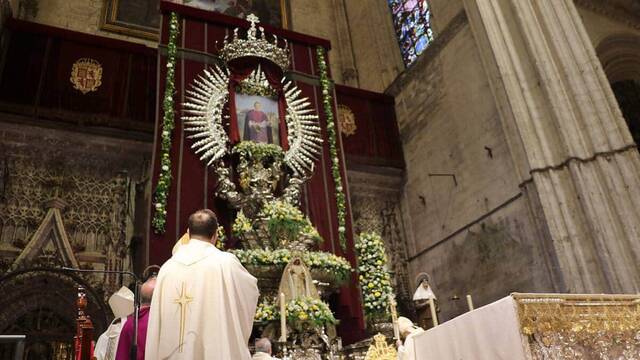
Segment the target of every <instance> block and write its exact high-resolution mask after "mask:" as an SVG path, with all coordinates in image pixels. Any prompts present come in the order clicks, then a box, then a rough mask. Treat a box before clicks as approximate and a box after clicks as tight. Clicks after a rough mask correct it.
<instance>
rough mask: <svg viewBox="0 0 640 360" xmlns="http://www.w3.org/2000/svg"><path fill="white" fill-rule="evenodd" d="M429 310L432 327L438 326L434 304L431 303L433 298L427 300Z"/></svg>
mask: <svg viewBox="0 0 640 360" xmlns="http://www.w3.org/2000/svg"><path fill="white" fill-rule="evenodd" d="M429 308H430V309H431V320H432V321H433V326H434V327H436V326H438V315H437V314H436V304H435V302H434V301H433V298H429Z"/></svg>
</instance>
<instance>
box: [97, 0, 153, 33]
mask: <svg viewBox="0 0 640 360" xmlns="http://www.w3.org/2000/svg"><path fill="white" fill-rule="evenodd" d="M159 4H160V0H105V2H104V12H103V17H102V26H101V29H102V30H105V31H110V32H116V33H120V34H124V35H129V36H135V37H140V38H145V39H151V40H157V39H158V33H159V29H160V10H159Z"/></svg>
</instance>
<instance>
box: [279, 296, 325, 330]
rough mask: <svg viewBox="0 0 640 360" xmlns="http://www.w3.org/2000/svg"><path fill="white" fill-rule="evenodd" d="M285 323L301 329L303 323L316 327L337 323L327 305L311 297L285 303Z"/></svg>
mask: <svg viewBox="0 0 640 360" xmlns="http://www.w3.org/2000/svg"><path fill="white" fill-rule="evenodd" d="M287 322H288V323H291V324H294V327H303V326H304V324H305V323H311V324H313V325H314V326H317V327H321V326H324V325H335V324H336V323H337V321H336V318H335V317H334V316H333V312H332V311H331V308H329V305H327V304H326V303H325V302H324V301H322V300H319V299H314V298H311V297H302V298H298V299H294V300H292V301H289V302H288V303H287ZM296 325H297V326H296Z"/></svg>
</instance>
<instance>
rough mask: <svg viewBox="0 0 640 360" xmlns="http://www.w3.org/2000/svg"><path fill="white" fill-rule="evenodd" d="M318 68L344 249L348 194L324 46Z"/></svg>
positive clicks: (341, 244)
mask: <svg viewBox="0 0 640 360" xmlns="http://www.w3.org/2000/svg"><path fill="white" fill-rule="evenodd" d="M317 55H318V69H319V71H320V86H321V88H322V102H323V105H324V114H325V116H326V117H327V135H328V136H329V154H330V155H331V170H332V173H333V181H334V182H335V184H336V206H337V209H338V235H339V239H340V246H341V247H342V250H346V247H347V239H346V232H347V225H346V216H347V207H346V196H345V194H344V189H343V188H342V175H341V173H340V158H339V157H338V145H337V131H336V124H335V121H334V118H333V98H332V96H331V81H330V80H329V76H328V74H327V62H326V61H325V50H324V48H323V47H322V46H318V48H317Z"/></svg>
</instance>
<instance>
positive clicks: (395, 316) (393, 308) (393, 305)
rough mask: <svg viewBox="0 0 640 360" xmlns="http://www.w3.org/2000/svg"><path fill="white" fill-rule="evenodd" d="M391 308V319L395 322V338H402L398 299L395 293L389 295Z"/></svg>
mask: <svg viewBox="0 0 640 360" xmlns="http://www.w3.org/2000/svg"><path fill="white" fill-rule="evenodd" d="M389 308H390V309H391V321H392V322H393V338H394V339H396V340H400V329H399V328H398V312H397V310H396V301H395V300H394V299H393V295H389Z"/></svg>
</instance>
